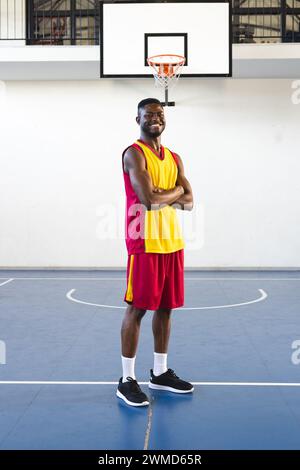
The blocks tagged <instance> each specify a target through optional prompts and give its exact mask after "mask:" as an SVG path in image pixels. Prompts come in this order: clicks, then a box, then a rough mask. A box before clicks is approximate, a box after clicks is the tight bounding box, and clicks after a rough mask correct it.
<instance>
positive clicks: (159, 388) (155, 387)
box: [148, 382, 194, 393]
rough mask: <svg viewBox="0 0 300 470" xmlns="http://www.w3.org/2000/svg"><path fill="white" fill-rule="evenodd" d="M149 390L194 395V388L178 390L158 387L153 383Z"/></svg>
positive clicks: (162, 386)
mask: <svg viewBox="0 0 300 470" xmlns="http://www.w3.org/2000/svg"><path fill="white" fill-rule="evenodd" d="M148 386H149V388H152V389H153V390H167V391H168V392H174V393H192V392H193V391H194V387H193V388H191V389H190V390H178V388H172V387H167V386H166V385H157V384H153V383H152V382H149V385H148Z"/></svg>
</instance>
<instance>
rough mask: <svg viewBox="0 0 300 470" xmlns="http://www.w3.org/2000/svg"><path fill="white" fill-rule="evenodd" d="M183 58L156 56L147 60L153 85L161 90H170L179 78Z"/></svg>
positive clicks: (183, 61) (164, 55)
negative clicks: (150, 68) (153, 80)
mask: <svg viewBox="0 0 300 470" xmlns="http://www.w3.org/2000/svg"><path fill="white" fill-rule="evenodd" d="M184 63H185V58H184V57H182V56H179V55H172V54H170V55H166V54H163V55H157V56H153V57H149V58H148V64H149V65H150V66H151V67H152V73H153V76H154V78H155V84H156V85H157V86H162V87H163V88H168V89H169V88H170V87H171V86H172V85H174V84H175V83H176V82H177V80H178V78H179V77H180V74H181V70H182V67H183V66H184Z"/></svg>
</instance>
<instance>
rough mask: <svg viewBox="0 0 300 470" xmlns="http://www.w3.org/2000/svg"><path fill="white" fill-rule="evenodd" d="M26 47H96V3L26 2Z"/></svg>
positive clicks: (84, 0)
mask: <svg viewBox="0 0 300 470" xmlns="http://www.w3.org/2000/svg"><path fill="white" fill-rule="evenodd" d="M28 13H29V15H28V27H27V44H32V45H35V44H48V45H63V46H67V45H97V44H99V2H98V0H29V5H28Z"/></svg>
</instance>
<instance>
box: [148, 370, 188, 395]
mask: <svg viewBox="0 0 300 470" xmlns="http://www.w3.org/2000/svg"><path fill="white" fill-rule="evenodd" d="M150 374H151V379H150V382H149V388H152V389H154V390H168V391H169V392H175V393H191V392H193V390H194V387H193V385H192V384H190V383H189V382H185V381H184V380H181V379H180V378H179V377H177V375H176V374H175V372H174V371H173V370H172V369H168V370H167V372H165V373H164V374H161V375H154V374H153V370H152V369H151V370H150Z"/></svg>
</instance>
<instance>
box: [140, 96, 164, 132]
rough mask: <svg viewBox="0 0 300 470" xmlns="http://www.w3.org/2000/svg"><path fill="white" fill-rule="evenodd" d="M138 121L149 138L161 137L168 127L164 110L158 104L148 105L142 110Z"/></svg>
mask: <svg viewBox="0 0 300 470" xmlns="http://www.w3.org/2000/svg"><path fill="white" fill-rule="evenodd" d="M136 121H137V123H138V124H139V125H140V128H141V130H142V131H143V132H144V133H145V134H147V135H148V136H149V137H159V136H160V135H161V133H162V132H163V131H164V129H165V127H166V121H165V116H164V109H163V107H162V106H161V105H160V104H156V103H151V104H146V106H145V107H144V108H142V109H141V110H140V113H139V115H138V117H137V118H136Z"/></svg>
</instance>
